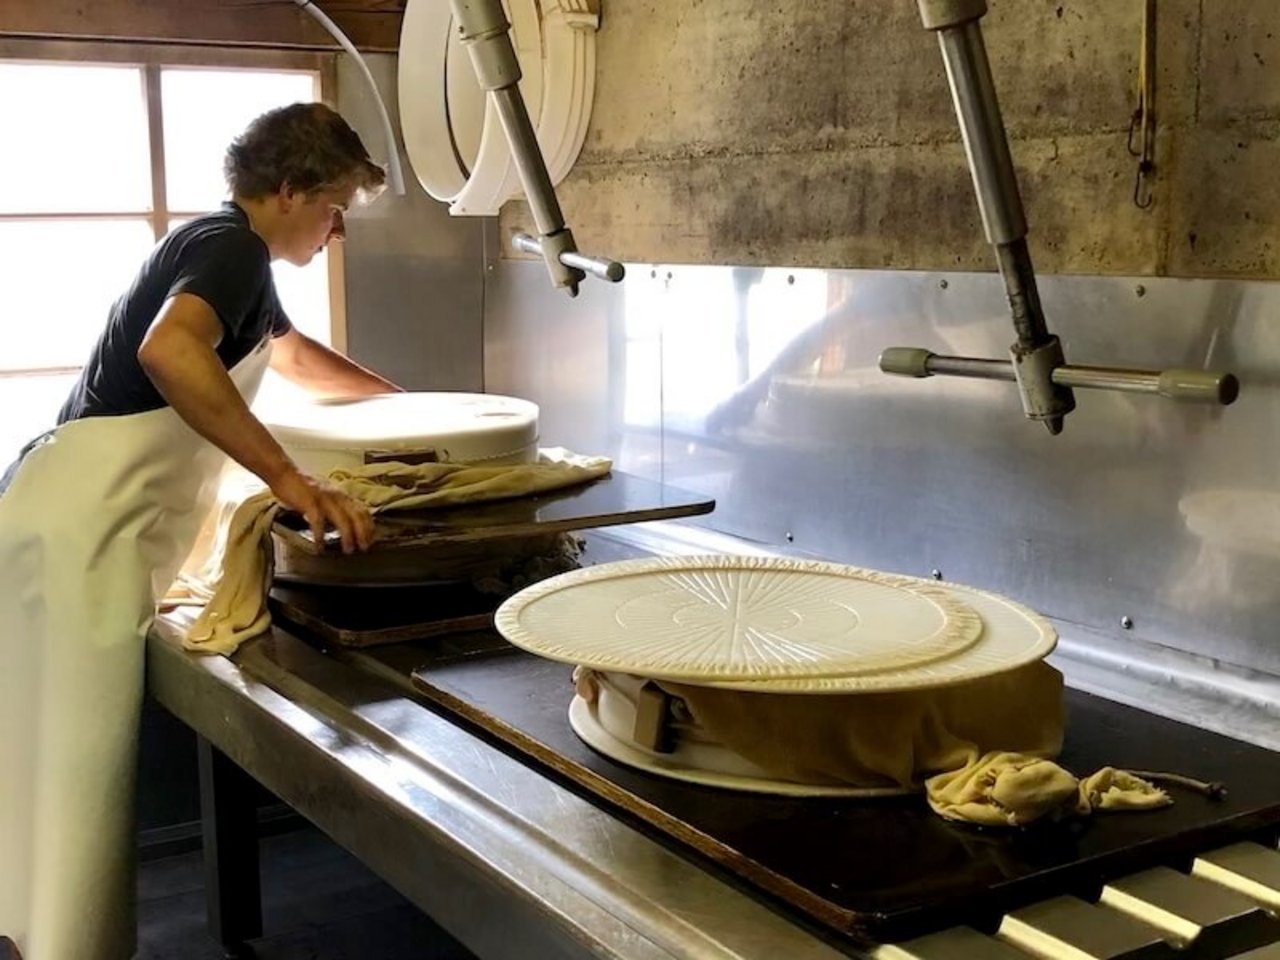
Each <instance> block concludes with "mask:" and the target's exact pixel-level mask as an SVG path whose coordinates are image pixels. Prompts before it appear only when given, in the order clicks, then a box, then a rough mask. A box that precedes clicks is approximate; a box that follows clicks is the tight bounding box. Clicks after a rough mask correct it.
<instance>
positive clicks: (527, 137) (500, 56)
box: [450, 0, 624, 296]
mask: <svg viewBox="0 0 1280 960" xmlns="http://www.w3.org/2000/svg"><path fill="white" fill-rule="evenodd" d="M450 5H451V7H452V9H453V19H454V22H455V23H456V24H457V26H458V34H459V37H460V39H461V41H462V45H463V47H465V48H466V50H467V53H468V54H469V55H470V57H471V65H472V67H473V68H474V69H475V73H476V78H477V79H478V80H479V81H480V86H481V88H482V89H483V90H485V91H486V92H487V93H488V95H489V96H490V97H491V98H492V99H493V105H494V107H495V108H496V109H497V112H498V119H499V121H500V122H501V123H502V129H503V131H504V132H505V133H506V135H507V142H508V143H509V144H510V145H511V155H512V157H513V158H514V160H515V164H516V172H517V173H518V174H519V175H520V183H521V185H522V186H523V187H524V193H525V197H526V198H527V199H528V201H529V208H530V210H531V211H532V212H533V220H534V223H535V224H536V226H537V228H538V234H539V236H538V237H536V238H534V237H529V236H527V235H524V234H516V236H515V237H514V238H513V242H514V244H515V246H516V247H517V248H518V249H521V250H525V251H527V252H537V253H540V254H541V255H542V258H543V260H545V261H546V264H547V270H548V271H549V272H550V274H551V282H552V283H554V284H555V285H556V286H557V287H565V288H567V289H568V291H569V295H570V296H576V295H577V293H578V284H579V283H580V282H581V281H582V280H583V279H584V278H585V276H586V275H587V274H588V273H590V274H591V275H592V276H597V277H600V278H602V279H607V280H611V281H615V282H616V281H617V280H621V279H622V276H623V273H624V270H623V267H622V265H621V264H619V263H617V262H615V261H613V260H608V259H602V258H598V257H585V256H583V255H581V254H579V253H578V248H577V246H576V245H575V244H574V241H573V233H572V232H571V231H570V230H569V228H568V227H567V226H566V225H565V222H564V214H562V213H561V212H560V201H559V200H557V199H556V191H555V188H554V187H553V186H552V184H551V176H550V174H548V173H547V164H546V161H545V160H544V159H543V156H542V150H541V149H540V148H539V146H538V136H537V134H536V132H535V131H534V128H533V123H532V122H531V121H530V119H529V111H528V110H527V109H526V107H525V103H524V98H523V97H522V96H521V95H520V87H519V83H520V76H521V73H520V61H519V60H518V59H517V58H516V51H515V47H514V46H513V45H512V43H511V33H510V30H511V24H510V23H509V22H508V20H507V16H506V13H505V11H504V10H503V9H502V0H450Z"/></svg>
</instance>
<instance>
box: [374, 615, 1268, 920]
mask: <svg viewBox="0 0 1280 960" xmlns="http://www.w3.org/2000/svg"><path fill="white" fill-rule="evenodd" d="M481 642H483V643H485V644H487V646H485V647H484V650H483V651H481V650H480V649H479V648H478V649H477V654H478V656H475V657H464V656H459V655H458V651H456V650H454V651H452V653H450V654H448V655H442V656H440V657H439V659H438V660H437V661H435V662H428V663H426V664H424V665H421V666H419V667H417V669H414V670H413V672H412V675H413V681H414V684H415V687H416V688H417V689H418V690H419V691H420V692H421V693H422V694H423V695H424V696H425V697H426V698H427V699H428V701H429V702H431V703H433V704H435V705H436V706H437V707H438V708H439V709H441V710H442V711H444V712H445V713H447V714H449V715H451V716H453V717H455V718H458V719H460V720H462V721H463V722H464V723H465V724H466V725H468V726H469V727H471V728H472V729H475V730H477V731H478V732H480V733H481V734H482V735H485V736H486V737H487V738H489V739H491V740H494V741H495V742H497V743H499V744H500V745H503V746H504V747H505V748H506V749H508V750H509V751H510V752H512V753H514V754H515V755H517V756H521V757H522V758H524V759H526V760H527V761H529V760H531V761H533V762H534V763H535V764H536V765H538V766H540V767H542V768H543V769H545V770H547V771H549V772H550V773H551V774H552V775H554V776H556V777H557V778H558V779H561V780H562V781H563V782H565V783H567V784H569V785H570V786H571V787H573V788H574V789H576V790H578V791H579V792H582V793H584V794H586V795H588V796H590V797H592V798H593V799H595V800H596V801H597V802H602V803H604V804H606V805H608V806H610V807H612V808H613V809H614V810H615V811H618V812H621V813H622V814H624V815H625V816H626V817H628V818H631V819H633V820H634V821H636V822H638V823H639V824H640V825H641V826H642V827H644V828H646V829H647V830H649V831H651V832H654V833H655V834H656V835H657V836H658V837H659V838H661V839H664V840H666V841H669V842H671V843H673V844H675V845H676V846H678V847H679V848H681V849H683V850H685V851H686V852H692V853H696V854H697V855H698V856H700V857H702V858H704V859H705V860H706V861H709V862H710V863H711V864H714V865H715V866H716V867H718V868H720V869H721V870H722V871H724V872H725V874H726V875H727V876H728V877H729V878H731V879H734V880H736V881H738V882H740V883H743V885H744V886H745V887H746V888H747V889H752V890H754V891H756V892H757V893H763V894H765V895H767V896H766V898H774V899H776V900H777V901H781V902H782V904H784V905H785V906H786V907H789V908H791V909H792V910H795V911H799V912H800V913H801V914H803V915H806V916H808V917H810V918H812V919H813V920H816V921H818V923H819V924H821V925H822V926H824V927H825V928H827V929H828V930H829V931H830V932H832V933H834V934H836V935H837V937H838V939H845V940H851V941H852V942H853V943H855V944H862V943H867V942H872V941H879V942H885V941H893V940H900V939H906V938H909V937H914V936H918V935H921V934H923V933H926V932H930V931H933V930H937V929H942V928H945V927H948V926H952V925H954V924H957V923H969V924H977V925H979V926H981V925H983V924H984V923H985V924H994V923H995V922H996V921H997V920H998V918H999V916H1000V915H1001V913H1003V912H1005V911H1007V910H1010V909H1014V908H1017V907H1020V906H1025V905H1027V904H1029V903H1033V902H1035V901H1038V900H1041V899H1043V898H1045V897H1049V896H1053V895H1057V894H1062V893H1076V894H1078V895H1082V896H1086V897H1088V896H1091V895H1092V896H1096V894H1097V892H1098V889H1099V888H1100V886H1101V885H1102V883H1104V882H1105V881H1108V880H1111V879H1114V878H1116V877H1119V876H1124V875H1126V874H1130V873H1133V872H1136V871H1138V870H1142V869H1146V868H1148V867H1150V866H1154V865H1156V864H1158V863H1164V864H1174V865H1176V864H1178V863H1179V862H1181V861H1183V860H1185V859H1186V858H1188V857H1189V856H1190V855H1191V854H1193V853H1197V852H1203V851H1205V850H1208V849H1212V848H1214V847H1216V846H1220V845H1223V844H1227V843H1231V842H1235V841H1236V840H1238V839H1241V838H1242V837H1246V836H1261V835H1263V834H1267V835H1273V834H1274V831H1276V830H1277V829H1278V828H1280V827H1278V825H1280V754H1275V753H1272V752H1270V751H1267V750H1264V749H1261V748H1258V747H1254V746H1250V745H1248V744H1245V743H1241V742H1238V741H1235V740H1231V739H1228V738H1226V737H1222V736H1217V735H1215V734H1212V733H1208V732H1206V731H1203V730H1198V729H1195V728H1193V727H1189V726H1185V725H1183V724H1179V723H1175V722H1173V721H1170V720H1165V719H1162V718H1160V717H1156V716H1154V715H1151V714H1148V713H1144V712H1142V711H1139V710H1134V709H1131V708H1128V707H1124V706H1121V705H1119V704H1115V703H1112V702H1109V701H1106V700H1102V699H1099V698H1096V697H1092V696H1089V695H1087V694H1083V693H1079V692H1076V691H1070V692H1069V693H1068V706H1069V711H1070V712H1069V717H1070V720H1069V726H1068V735H1067V745H1066V749H1065V751H1064V754H1063V756H1062V758H1061V761H1062V763H1063V764H1064V765H1065V766H1066V767H1068V768H1069V769H1071V770H1073V771H1075V772H1077V773H1079V774H1085V773H1091V772H1093V771H1094V770H1096V769H1098V768H1100V767H1102V766H1106V765H1112V766H1120V767H1131V768H1136V769H1146V770H1165V771H1175V772H1180V773H1183V774H1186V775H1189V776H1193V777H1196V778H1198V779H1203V780H1220V781H1223V782H1225V783H1226V784H1227V785H1228V787H1229V788H1230V792H1229V795H1228V797H1227V798H1226V799H1225V800H1216V801H1215V800H1210V799H1208V798H1206V797H1204V796H1201V795H1199V794H1197V793H1195V792H1193V791H1190V790H1186V789H1182V788H1177V787H1175V788H1173V795H1174V799H1175V801H1176V802H1175V804H1174V805H1173V806H1172V807H1169V808H1167V809H1164V810H1160V811H1155V812H1147V813H1128V814H1104V815H1097V816H1094V817H1092V818H1089V819H1072V820H1068V821H1064V822H1061V823H1056V824H1043V825H1038V826H1033V827H1031V828H1028V829H1024V830H1010V831H1003V830H987V829H981V828H977V827H970V826H966V825H959V824H952V823H948V822H946V821H944V820H942V819H940V818H939V817H937V816H936V815H935V814H933V813H932V812H931V811H930V810H929V809H928V807H927V805H926V804H925V802H924V800H923V798H922V797H920V796H913V797H899V798H882V799H874V800H831V799H793V798H779V797H765V796H760V795H750V794H740V793H733V792H730V791H725V790H718V789H715V788H711V787H701V786H696V785H690V784H685V783H680V782H677V781H673V780H667V779H663V778H660V777H656V776H652V775H649V774H646V773H642V772H640V771H636V770H632V769H630V768H628V767H624V766H620V765H618V764H616V763H614V762H612V761H610V760H608V759H606V758H605V757H603V756H601V755H599V754H597V753H595V752H594V751H593V750H591V749H590V748H588V747H587V746H586V745H585V744H583V743H582V742H581V741H580V740H579V739H578V738H577V736H576V735H575V734H574V733H573V731H572V729H571V728H570V726H569V722H568V718H567V708H568V704H569V702H570V699H571V697H572V687H571V683H570V670H569V668H568V667H567V666H565V665H564V664H561V663H555V662H552V661H548V660H543V659H541V658H538V657H534V656H531V655H529V654H525V653H523V652H521V651H517V650H513V649H510V648H507V649H505V650H504V649H502V648H501V647H500V645H498V644H495V643H494V635H493V634H489V635H487V636H484V637H482V636H477V639H476V643H478V644H479V643H481ZM389 649H390V650H393V651H394V656H395V658H396V659H397V660H399V661H402V662H403V661H405V660H406V658H408V657H411V656H412V657H417V658H419V659H418V660H417V661H416V662H418V663H421V661H422V659H426V658H427V657H428V656H430V654H429V652H428V651H426V650H424V649H422V648H403V649H402V648H389Z"/></svg>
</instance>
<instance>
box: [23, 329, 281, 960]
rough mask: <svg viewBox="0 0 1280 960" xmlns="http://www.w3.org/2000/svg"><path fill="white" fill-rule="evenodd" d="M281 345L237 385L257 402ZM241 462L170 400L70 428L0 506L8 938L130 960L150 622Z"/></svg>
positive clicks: (44, 948) (57, 952)
mask: <svg viewBox="0 0 1280 960" xmlns="http://www.w3.org/2000/svg"><path fill="white" fill-rule="evenodd" d="M270 353H271V350H270V341H264V342H263V343H262V344H261V345H260V346H259V347H258V348H257V349H256V350H255V351H254V352H253V353H252V354H250V355H249V356H248V357H247V358H245V359H244V360H243V361H241V362H240V363H239V364H237V365H236V367H235V369H233V370H232V371H231V378H232V380H233V381H235V383H236V386H237V387H238V388H239V390H240V392H241V393H242V394H243V395H244V396H245V397H246V399H247V400H252V398H253V395H254V394H255V393H256V391H257V389H258V384H259V382H260V381H261V379H262V373H263V370H264V369H265V368H266V365H267V360H268V358H269V357H270ZM225 460H226V457H225V455H224V454H223V453H222V452H221V451H220V450H218V449H217V448H216V447H214V446H213V445H212V444H211V443H209V442H208V441H206V440H204V439H203V438H202V437H200V436H199V435H198V434H197V433H196V432H195V431H194V430H192V429H191V428H190V427H189V426H187V424H186V423H185V422H184V421H183V420H182V419H181V418H180V417H179V416H178V415H177V414H176V413H175V412H174V411H173V410H172V409H171V408H169V407H164V408H162V409H160V410H151V411H148V412H146V413H138V414H132V415H129V416H122V417H91V418H86V419H83V420H75V421H72V422H70V423H66V424H63V425H62V426H60V427H58V428H57V430H55V431H54V433H53V434H52V436H51V438H50V439H49V440H47V441H46V442H44V443H43V444H41V445H39V446H37V447H35V448H34V449H33V450H31V451H30V452H29V453H28V454H27V456H26V458H25V459H24V460H23V462H22V466H21V467H20V468H19V470H18V472H17V475H16V476H15V477H14V479H13V483H12V485H11V486H10V487H9V490H8V491H7V492H6V493H4V494H3V495H2V496H0V934H3V935H7V936H9V937H12V938H13V939H14V940H15V941H16V943H17V945H18V948H19V949H20V950H21V951H22V954H23V957H24V958H25V960H127V958H129V957H131V956H132V955H133V951H134V946H135V940H136V922H135V899H136V891H135V882H136V881H135V876H134V859H135V858H134V847H135V837H134V830H133V824H134V821H133V814H134V780H135V772H136V771H135V766H136V757H137V737H138V720H139V714H140V710H141V703H142V693H143V665H144V662H145V658H144V654H145V640H146V633H147V629H148V627H149V625H150V623H151V620H152V617H153V615H154V610H155V601H156V598H158V597H160V596H162V595H163V593H164V591H165V590H166V589H167V588H168V586H169V584H170V582H171V581H172V579H173V577H174V574H175V573H176V572H177V570H178V568H179V567H180V566H181V564H182V561H183V560H184V559H185V557H186V555H187V552H188V551H189V550H190V548H191V544H192V542H193V540H194V539H195V536H196V533H197V531H198V529H199V526H200V523H201V521H202V520H203V519H204V516H205V514H206V513H207V512H208V509H209V506H210V504H211V502H212V497H213V494H214V492H215V486H216V482H217V477H218V473H219V471H220V469H221V467H222V465H223V463H224V462H225Z"/></svg>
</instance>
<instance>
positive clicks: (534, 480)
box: [164, 447, 612, 655]
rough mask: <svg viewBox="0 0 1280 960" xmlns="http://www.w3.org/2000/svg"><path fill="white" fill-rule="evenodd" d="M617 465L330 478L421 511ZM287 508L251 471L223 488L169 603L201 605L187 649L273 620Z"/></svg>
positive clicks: (366, 497)
mask: <svg viewBox="0 0 1280 960" xmlns="http://www.w3.org/2000/svg"><path fill="white" fill-rule="evenodd" d="M611 469H612V462H611V461H610V460H609V459H608V458H605V457H586V456H580V455H578V454H574V453H570V452H569V451H567V450H564V449H563V448H558V447H557V448H548V449H545V450H542V451H540V453H539V458H538V460H537V461H536V462H534V463H525V464H510V465H501V466H484V465H473V464H467V463H424V464H412V465H411V464H404V463H398V462H394V461H392V462H387V463H376V464H368V465H366V466H362V467H355V468H351V469H343V470H334V471H333V472H332V473H330V475H329V478H328V479H329V481H330V482H331V483H332V484H334V485H335V486H336V487H338V488H339V489H340V490H342V491H344V492H345V493H347V494H349V495H351V496H352V497H355V498H356V499H357V500H360V501H361V502H363V503H364V504H366V505H367V506H368V507H369V508H370V510H371V511H372V512H373V513H374V514H377V513H380V512H382V511H387V510H421V509H426V508H432V507H451V506H459V505H462V504H471V503H480V502H484V501H490V500H505V499H509V498H512V497H522V496H534V495H537V494H543V493H550V492H553V491H556V490H561V489H565V488H567V487H573V486H577V485H579V484H583V483H587V482H588V481H591V480H596V479H598V478H600V477H603V476H605V475H606V474H608V473H609V471H610V470H611ZM279 511H280V504H279V503H278V502H277V501H276V499H275V498H274V497H273V496H272V495H271V493H270V491H268V490H266V489H264V488H263V486H262V484H261V483H260V482H257V481H256V480H254V479H252V478H249V477H248V475H247V474H245V475H244V476H243V477H242V478H241V479H240V480H239V481H238V482H235V483H232V484H231V485H229V486H227V487H224V489H223V493H222V495H221V496H220V498H219V504H218V506H217V507H216V508H215V510H214V512H213V514H212V515H211V516H210V518H209V520H208V522H207V523H206V525H205V528H204V530H203V531H202V533H201V537H200V540H199V541H198V542H197V546H196V549H195V550H194V551H193V552H192V555H191V557H190V558H189V559H188V561H187V564H186V565H185V566H184V568H183V571H182V572H181V573H180V574H179V576H178V580H177V581H176V582H175V584H174V586H173V588H171V589H170V591H169V594H168V596H166V598H165V601H164V606H168V607H174V606H180V605H201V604H202V605H203V610H202V611H201V612H200V614H199V616H197V618H196V620H195V622H194V623H193V624H192V625H191V626H190V627H189V628H188V630H187V633H186V636H185V638H184V640H183V645H184V646H185V647H186V648H187V649H188V650H196V651H202V652H207V653H219V654H223V655H230V654H232V653H234V652H235V650H236V649H237V648H238V647H239V646H240V644H241V643H243V642H244V641H245V640H247V639H249V638H250V637H253V636H256V635H257V634H259V633H262V632H263V631H264V630H266V629H267V627H268V626H269V625H270V623H271V616H270V613H269V612H268V610H267V592H268V590H269V588H270V585H271V579H272V574H273V557H274V551H273V547H272V542H271V527H272V524H273V523H274V522H275V519H276V515H277V514H278V513H279Z"/></svg>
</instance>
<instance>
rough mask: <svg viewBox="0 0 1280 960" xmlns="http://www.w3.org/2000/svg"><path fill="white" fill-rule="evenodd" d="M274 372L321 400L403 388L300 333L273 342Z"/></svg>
mask: <svg viewBox="0 0 1280 960" xmlns="http://www.w3.org/2000/svg"><path fill="white" fill-rule="evenodd" d="M271 369H272V370H274V371H275V372H276V373H278V374H280V375H281V376H282V377H284V378H285V379H286V380H289V381H292V382H293V383H296V384H297V385H298V386H300V387H303V388H304V389H306V390H307V391H308V392H310V393H312V394H315V395H316V396H320V397H361V396H367V395H369V394H373V393H395V392H398V391H399V390H400V389H401V388H400V387H398V386H396V385H395V384H394V383H392V382H391V381H390V380H386V379H383V378H382V377H380V376H378V375H377V374H376V373H374V372H373V371H372V370H367V369H365V368H364V367H362V366H360V364H358V363H356V362H355V361H353V360H349V359H347V358H346V357H344V356H343V355H342V354H340V353H338V352H337V351H336V350H331V349H329V348H328V347H326V346H325V345H324V344H322V343H318V342H317V341H315V340H312V339H311V338H310V337H308V336H307V335H306V334H304V333H302V332H300V331H298V330H290V331H289V332H288V333H285V334H282V335H281V336H279V337H276V338H275V340H273V341H272V349H271Z"/></svg>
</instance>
